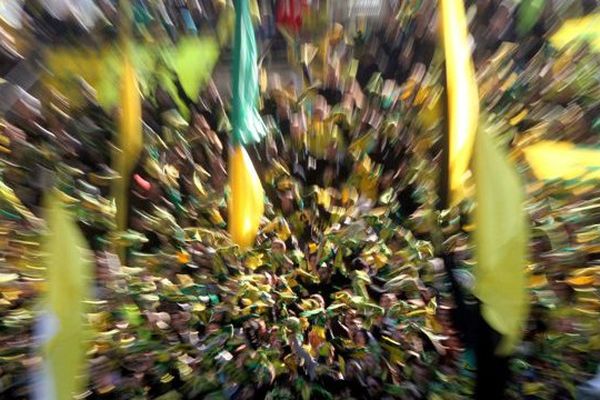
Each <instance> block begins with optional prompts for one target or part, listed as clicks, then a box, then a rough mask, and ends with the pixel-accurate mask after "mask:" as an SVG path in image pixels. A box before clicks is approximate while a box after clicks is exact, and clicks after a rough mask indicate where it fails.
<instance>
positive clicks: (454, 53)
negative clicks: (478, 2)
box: [440, 0, 479, 205]
mask: <svg viewBox="0 0 600 400" xmlns="http://www.w3.org/2000/svg"><path fill="white" fill-rule="evenodd" d="M440 7H441V8H440V13H441V22H442V37H443V43H444V53H445V57H446V87H447V97H448V118H449V121H448V135H449V178H448V179H449V180H450V182H449V189H450V196H449V199H450V204H451V205H455V204H457V203H459V202H460V201H461V200H462V199H463V198H464V197H465V188H464V182H463V179H464V176H465V172H466V171H467V169H468V167H469V161H470V158H471V153H472V151H473V142H474V140H475V130H476V129H477V119H478V115H479V101H478V98H479V96H478V92H477V86H476V82H475V78H474V77H475V73H474V70H473V65H472V63H471V52H470V49H469V44H468V41H467V35H468V31H467V22H466V17H465V10H464V5H463V1H462V0H441V1H440Z"/></svg>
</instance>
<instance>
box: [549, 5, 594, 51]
mask: <svg viewBox="0 0 600 400" xmlns="http://www.w3.org/2000/svg"><path fill="white" fill-rule="evenodd" d="M573 40H588V41H589V43H590V44H591V46H592V48H593V49H594V50H595V51H600V13H596V14H590V15H587V16H585V17H582V18H573V19H568V20H566V21H565V22H564V23H563V24H562V26H561V27H560V29H559V30H558V31H556V33H555V34H553V35H552V36H551V37H550V43H551V44H552V46H554V47H556V48H557V49H560V48H561V47H563V46H565V45H567V44H569V42H571V41H573Z"/></svg>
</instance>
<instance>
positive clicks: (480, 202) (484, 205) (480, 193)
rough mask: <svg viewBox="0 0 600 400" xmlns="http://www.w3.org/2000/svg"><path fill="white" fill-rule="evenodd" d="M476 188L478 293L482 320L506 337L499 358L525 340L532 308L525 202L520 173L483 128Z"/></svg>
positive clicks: (477, 142) (477, 145) (478, 145)
mask: <svg viewBox="0 0 600 400" xmlns="http://www.w3.org/2000/svg"><path fill="white" fill-rule="evenodd" d="M475 184H476V192H475V198H476V200H477V208H476V209H475V224H476V229H475V232H474V239H475V256H476V259H477V267H476V268H475V277H476V286H475V294H476V295H477V297H479V299H480V300H481V302H482V312H483V317H484V318H485V320H486V321H487V322H488V323H489V324H490V326H491V327H493V328H494V329H495V330H496V331H498V332H499V333H501V334H502V336H503V339H502V342H501V343H500V345H499V346H498V348H497V349H496V351H497V353H498V354H500V355H508V354H510V353H511V352H512V351H513V350H514V348H515V346H516V345H517V344H518V342H519V340H520V338H521V334H522V331H523V325H524V324H525V319H526V318H527V308H528V304H529V299H528V295H527V287H526V285H527V280H526V276H525V257H526V249H527V236H528V234H527V225H526V224H527V222H526V218H525V211H524V208H523V203H524V200H525V199H524V192H523V188H522V185H521V182H520V179H519V176H518V174H517V172H516V170H515V169H514V168H513V166H512V165H511V164H510V163H509V161H508V159H507V156H506V155H505V154H503V152H502V151H501V150H500V149H499V148H498V146H497V145H496V144H495V143H494V139H493V138H492V137H491V135H490V133H489V131H487V130H484V129H480V131H479V133H478V134H477V136H476V139H475Z"/></svg>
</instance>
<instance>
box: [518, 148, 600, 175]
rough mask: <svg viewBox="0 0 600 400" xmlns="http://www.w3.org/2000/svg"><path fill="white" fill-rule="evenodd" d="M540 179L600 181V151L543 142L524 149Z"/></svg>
mask: <svg viewBox="0 0 600 400" xmlns="http://www.w3.org/2000/svg"><path fill="white" fill-rule="evenodd" d="M523 152H524V154H525V159H526V160H527V162H528V163H529V165H530V166H531V169H532V170H533V173H534V174H535V176H536V177H537V178H538V179H565V180H568V179H583V180H587V179H600V150H598V149H591V148H578V147H576V146H575V145H574V144H573V143H568V142H551V141H542V142H538V143H536V144H533V145H531V146H527V147H525V148H524V149H523Z"/></svg>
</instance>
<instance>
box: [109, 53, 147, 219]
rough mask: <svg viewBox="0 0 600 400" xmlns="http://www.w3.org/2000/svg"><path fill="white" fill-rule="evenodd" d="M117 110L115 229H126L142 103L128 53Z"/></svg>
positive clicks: (138, 143)
mask: <svg viewBox="0 0 600 400" xmlns="http://www.w3.org/2000/svg"><path fill="white" fill-rule="evenodd" d="M119 104H120V108H119V113H120V115H119V138H118V143H119V152H118V153H117V154H116V156H115V169H116V171H117V172H118V173H119V175H120V176H121V178H120V179H118V180H117V181H116V183H115V187H114V196H115V199H116V203H117V228H118V229H119V230H125V229H127V207H128V204H127V199H128V196H127V193H128V191H129V177H130V175H131V173H132V171H133V169H134V168H135V165H136V162H137V160H138V158H139V155H140V152H141V150H142V100H141V96H140V91H139V88H138V82H137V77H136V73H135V69H134V67H133V64H132V62H131V59H130V57H129V56H128V54H126V55H125V59H124V60H123V72H122V75H121V93H120V103H119Z"/></svg>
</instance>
